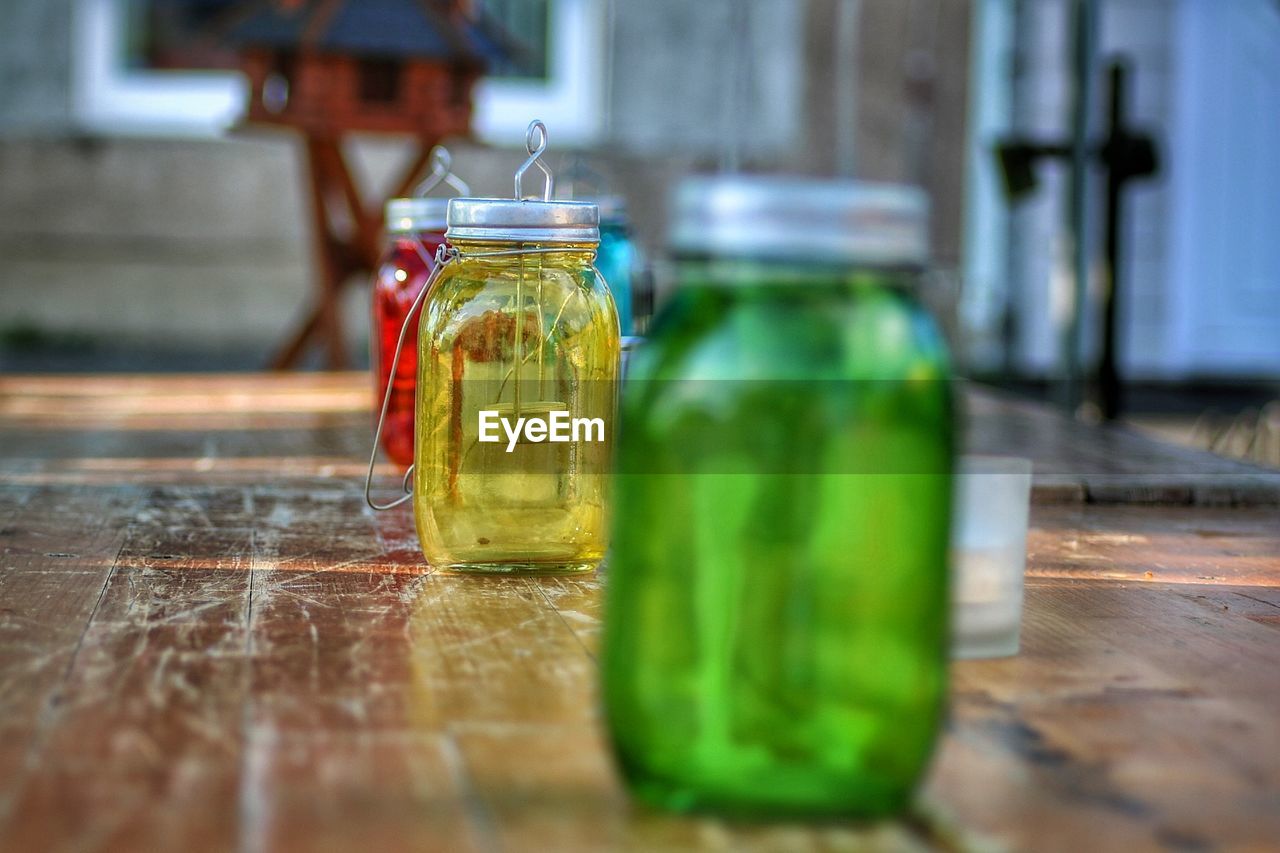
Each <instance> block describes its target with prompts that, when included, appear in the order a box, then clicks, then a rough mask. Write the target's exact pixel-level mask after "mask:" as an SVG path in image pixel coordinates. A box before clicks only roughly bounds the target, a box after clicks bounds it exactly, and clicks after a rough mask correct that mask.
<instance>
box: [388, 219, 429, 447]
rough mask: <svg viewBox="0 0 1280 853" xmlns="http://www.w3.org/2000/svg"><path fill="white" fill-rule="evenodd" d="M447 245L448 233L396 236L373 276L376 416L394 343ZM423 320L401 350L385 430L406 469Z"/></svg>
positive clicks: (410, 441) (416, 325)
mask: <svg viewBox="0 0 1280 853" xmlns="http://www.w3.org/2000/svg"><path fill="white" fill-rule="evenodd" d="M443 244H444V235H443V234H441V233H440V232H432V231H425V232H421V233H419V234H416V235H413V236H410V235H404V234H401V235H396V236H394V237H393V238H392V243H391V247H390V248H389V249H388V250H387V252H386V253H385V254H384V255H383V256H382V262H381V263H380V264H379V265H378V270H377V272H376V273H374V277H373V335H372V338H373V375H374V380H375V388H376V389H377V398H376V402H375V404H374V416H375V417H376V416H377V412H378V411H380V410H381V407H382V399H383V395H384V394H386V393H387V383H388V382H389V381H391V360H392V358H393V357H394V356H395V353H396V342H397V341H398V340H399V339H400V327H401V326H403V325H404V318H405V317H406V316H407V315H408V313H409V309H410V308H412V307H413V300H415V299H417V298H418V294H419V293H421V292H422V288H423V287H424V286H426V283H427V279H428V278H430V277H431V271H432V270H433V269H435V260H434V259H435V256H436V249H437V248H439V247H440V246H441V245H443ZM419 249H420V250H421V254H420V253H419ZM423 255H425V256H426V257H427V258H429V259H431V260H430V262H429V263H428V262H427V261H425V260H423ZM419 316H420V315H419ZM419 316H415V317H414V318H413V323H412V325H411V326H410V329H409V334H408V335H407V336H406V337H405V341H404V348H403V349H401V351H400V363H399V366H398V367H397V369H396V374H395V383H394V386H393V390H392V392H391V404H390V405H389V406H388V407H387V420H386V423H384V424H383V426H382V449H383V450H384V451H386V454H387V456H389V457H390V458H391V460H392V461H393V462H395V463H396V464H397V465H400V466H401V467H403V468H408V467H409V465H410V464H412V463H413V414H414V411H413V410H414V405H413V402H414V393H415V391H416V389H417V385H418V320H419Z"/></svg>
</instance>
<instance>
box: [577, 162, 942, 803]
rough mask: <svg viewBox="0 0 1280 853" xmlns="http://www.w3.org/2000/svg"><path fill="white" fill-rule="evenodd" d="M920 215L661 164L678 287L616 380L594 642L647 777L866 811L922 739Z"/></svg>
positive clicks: (928, 556) (726, 794)
mask: <svg viewBox="0 0 1280 853" xmlns="http://www.w3.org/2000/svg"><path fill="white" fill-rule="evenodd" d="M926 216H927V210H926V200H925V199H924V197H923V195H922V194H920V193H918V192H916V191H914V190H911V189H908V188H900V187H885V186H872V185H861V184H851V183H818V182H813V181H802V180H783V179H776V178H775V179H764V178H744V177H733V178H720V179H699V180H695V181H691V182H687V183H686V185H685V186H684V187H682V191H681V193H680V195H679V199H678V205H677V209H676V217H675V226H674V233H673V250H674V253H675V256H676V258H675V259H676V261H677V270H678V285H679V286H678V289H677V291H676V292H675V294H674V296H673V297H672V298H671V299H670V300H669V302H668V304H667V306H666V307H665V309H664V310H663V311H662V312H660V313H659V315H658V317H657V318H656V319H655V322H654V325H653V327H652V334H651V338H650V341H649V343H647V344H646V345H644V346H642V347H641V348H640V349H639V350H638V351H637V352H636V353H635V355H634V356H633V359H632V361H631V365H630V374H629V376H628V379H627V385H626V387H625V389H624V393H623V400H622V408H621V411H620V424H619V440H618V441H619V446H618V461H617V476H616V505H615V508H616V517H617V524H616V526H615V533H614V548H613V552H612V554H613V556H612V557H611V559H610V567H609V574H608V579H607V591H606V609H605V622H604V638H603V644H602V651H601V666H602V677H603V688H602V689H603V698H604V705H605V712H606V717H607V723H608V728H609V731H610V733H611V736H612V741H613V745H614V749H615V753H616V756H617V759H618V762H619V765H620V767H621V770H622V772H623V774H624V775H625V777H626V779H627V780H628V782H629V784H630V785H631V787H632V789H633V790H634V791H635V792H636V793H637V794H638V795H639V796H640V797H642V798H643V799H645V800H648V801H650V802H652V803H654V804H657V805H660V806H663V807H668V808H674V809H680V810H683V809H693V808H709V809H712V810H718V811H725V812H738V813H746V814H750V815H761V814H783V815H797V816H863V817H869V816H878V815H884V814H887V813H891V812H893V811H894V810H896V809H899V808H901V807H902V806H903V805H904V804H905V803H906V801H907V800H908V799H909V797H910V794H911V792H912V790H913V788H914V786H915V784H916V782H917V780H918V778H919V777H920V775H921V773H922V771H923V769H924V767H925V765H926V763H927V761H928V758H929V755H930V753H931V751H932V746H933V742H934V738H935V735H936V732H937V729H938V726H939V723H940V720H941V717H942V713H943V709H944V699H945V690H946V666H947V542H948V526H949V519H950V502H951V476H952V465H953V460H954V427H953V414H952V400H951V387H950V373H949V367H948V359H947V355H946V351H945V346H944V343H943V341H942V339H941V336H940V334H939V332H938V330H937V328H936V327H935V326H934V324H933V323H932V321H931V320H930V318H929V317H928V315H927V314H926V313H925V312H924V310H923V309H922V308H921V307H920V305H919V304H918V303H917V302H916V301H915V299H914V298H913V295H912V285H913V282H914V281H915V279H916V278H917V276H918V271H919V269H920V268H921V266H922V265H923V263H924V262H925V260H926V245H927V239H926V236H925V235H926Z"/></svg>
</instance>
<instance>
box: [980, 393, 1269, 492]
mask: <svg viewBox="0 0 1280 853" xmlns="http://www.w3.org/2000/svg"><path fill="white" fill-rule="evenodd" d="M964 404H965V409H966V423H967V429H966V451H967V452H969V453H978V454H994V455H1002V456H1023V457H1026V458H1028V459H1032V460H1034V462H1035V475H1036V495H1035V498H1036V500H1038V501H1042V502H1047V503H1062V502H1064V501H1070V500H1077V499H1078V500H1082V501H1086V502H1090V503H1103V504H1168V505H1194V506H1270V507H1275V506H1280V471H1275V470H1272V469H1268V468H1261V467H1258V466H1256V465H1251V464H1249V463H1246V462H1239V461H1236V460H1234V459H1227V458H1224V457H1221V456H1217V455H1215V454H1212V453H1208V452H1206V451H1202V450H1193V449H1190V448H1186V447H1178V446H1175V445H1172V444H1167V443H1165V442H1162V441H1156V440H1154V439H1152V438H1149V437H1147V436H1145V435H1143V434H1141V433H1138V432H1135V431H1133V430H1130V429H1128V428H1125V427H1122V426H1117V425H1101V426H1098V425H1088V424H1084V423H1081V422H1079V421H1076V420H1073V419H1071V418H1067V417H1064V416H1063V415H1062V414H1060V413H1059V412H1057V411H1055V410H1053V409H1051V408H1049V407H1048V406H1045V405H1040V404H1035V403H1030V402H1027V401H1023V400H1018V399H1015V398H1013V397H1010V396H1008V395H1005V394H1000V393H998V392H995V391H993V390H991V389H988V388H983V387H981V386H969V387H968V388H967V393H966V395H965V398H964Z"/></svg>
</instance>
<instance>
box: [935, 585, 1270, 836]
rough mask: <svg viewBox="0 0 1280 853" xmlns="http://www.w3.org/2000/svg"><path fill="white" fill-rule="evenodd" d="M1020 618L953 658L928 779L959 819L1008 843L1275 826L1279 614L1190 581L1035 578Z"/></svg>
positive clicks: (1257, 831)
mask: <svg viewBox="0 0 1280 853" xmlns="http://www.w3.org/2000/svg"><path fill="white" fill-rule="evenodd" d="M1246 589H1247V588H1246ZM1023 632H1024V638H1023V649H1022V653H1021V654H1020V655H1019V656H1017V657H1016V658H1009V659H1006V660H999V661H974V662H965V663H959V664H956V666H955V667H954V682H955V683H954V687H953V705H952V708H953V721H952V726H951V732H950V735H949V736H948V738H947V739H946V740H945V742H944V744H943V748H942V750H941V753H940V756H939V758H938V761H937V767H936V768H935V773H934V776H933V779H932V782H931V785H930V793H931V795H932V796H934V797H935V798H936V799H938V800H939V801H942V802H944V803H946V805H947V806H948V807H949V808H950V809H953V810H954V811H955V812H956V813H957V814H958V815H959V817H960V818H961V819H962V820H963V821H964V822H965V824H966V825H967V826H971V827H975V828H977V829H979V830H982V831H985V832H988V833H990V834H992V835H993V836H995V837H997V838H999V839H1000V840H1002V841H1003V842H1005V843H1008V844H1010V845H1012V846H1013V847H1014V848H1016V849H1063V850H1067V849H1078V845H1079V844H1080V843H1082V842H1083V841H1084V840H1085V839H1090V838H1096V839H1103V838H1105V839H1106V841H1107V844H1108V845H1114V846H1115V848H1116V849H1146V848H1155V847H1197V846H1212V845H1222V846H1224V847H1228V848H1239V849H1246V848H1250V847H1253V848H1256V849H1263V848H1264V847H1265V846H1266V845H1267V844H1268V843H1269V842H1270V841H1274V840H1275V839H1276V838H1280V728H1277V727H1276V725H1275V714H1274V709H1275V707H1276V704H1277V702H1278V701H1280V643H1278V642H1277V636H1276V633H1275V629H1274V627H1273V626H1268V625H1263V624H1258V623H1256V622H1255V621H1253V620H1251V619H1249V618H1248V616H1247V614H1245V613H1243V612H1239V611H1234V610H1232V609H1230V608H1229V607H1227V608H1223V607H1220V606H1219V605H1217V603H1216V602H1207V601H1205V600H1204V598H1203V596H1201V595H1199V592H1198V588H1197V587H1184V586H1180V585H1165V584H1137V585H1135V584H1129V583H1121V582H1115V581H1099V580H1060V579H1043V580H1042V579H1032V580H1031V581H1029V585H1028V590H1027V611H1026V618H1025V620H1024V623H1023Z"/></svg>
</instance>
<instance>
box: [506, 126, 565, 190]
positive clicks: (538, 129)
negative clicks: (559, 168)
mask: <svg viewBox="0 0 1280 853" xmlns="http://www.w3.org/2000/svg"><path fill="white" fill-rule="evenodd" d="M534 139H537V140H538V142H537V143H535V142H534ZM524 150H525V151H528V152H529V159H527V160H525V161H524V162H523V163H521V164H520V168H519V169H516V176H515V177H516V195H515V197H516V199H517V200H523V199H524V193H523V192H522V191H521V188H520V181H521V178H523V177H524V173H525V172H527V171H528V170H529V167H530V166H533V165H536V166H537V167H538V168H539V169H541V170H542V174H543V175H544V176H546V181H545V183H544V184H543V187H542V200H543V201H551V196H552V195H553V194H554V193H555V186H556V177H555V175H553V174H552V173H551V167H550V166H548V165H547V164H546V163H544V162H543V161H542V155H543V153H544V152H545V151H546V150H547V126H546V125H545V124H543V123H542V120H541V119H534V120H533V121H531V122H529V129H528V130H527V131H526V132H525V135H524Z"/></svg>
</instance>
